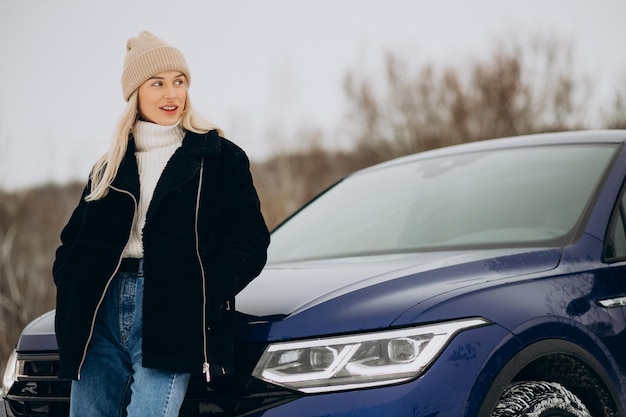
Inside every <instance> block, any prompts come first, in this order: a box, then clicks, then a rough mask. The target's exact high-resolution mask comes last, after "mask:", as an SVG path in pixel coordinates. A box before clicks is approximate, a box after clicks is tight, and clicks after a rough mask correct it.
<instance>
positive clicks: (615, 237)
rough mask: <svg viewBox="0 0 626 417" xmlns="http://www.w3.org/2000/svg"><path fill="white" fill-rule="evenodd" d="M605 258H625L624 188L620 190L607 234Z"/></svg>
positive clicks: (625, 204)
mask: <svg viewBox="0 0 626 417" xmlns="http://www.w3.org/2000/svg"><path fill="white" fill-rule="evenodd" d="M606 258H607V259H609V260H621V259H625V258H626V190H624V191H623V192H622V199H621V202H620V204H618V206H617V207H616V208H615V213H614V214H613V220H612V221H611V226H610V228H609V232H608V234H607V239H606Z"/></svg>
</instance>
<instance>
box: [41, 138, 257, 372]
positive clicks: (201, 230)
mask: <svg viewBox="0 0 626 417" xmlns="http://www.w3.org/2000/svg"><path fill="white" fill-rule="evenodd" d="M134 153H135V147H134V142H133V140H132V138H131V140H130V141H129V146H128V151H127V152H126V156H125V157H124V160H123V162H122V164H121V165H120V168H119V171H118V174H117V177H116V178H115V180H114V181H113V183H112V185H111V187H110V189H109V192H108V194H107V195H106V196H105V197H104V198H102V199H100V200H97V201H91V202H85V201H84V197H85V195H86V193H87V192H88V190H89V187H90V185H89V184H87V186H86V188H85V192H84V194H83V198H81V201H80V202H79V204H78V206H77V207H76V209H75V210H74V212H73V214H72V216H71V218H70V220H69V222H68V223H67V225H66V226H65V228H64V229H63V231H62V232H61V246H60V247H59V248H58V249H57V252H56V259H55V262H54V266H53V276H54V282H55V284H56V286H57V311H56V319H55V327H56V335H57V341H58V345H59V353H60V358H61V368H60V372H59V376H60V377H64V378H71V379H77V378H79V377H80V368H81V366H82V363H83V361H84V358H85V355H86V354H87V349H88V347H89V341H90V339H91V335H92V331H93V324H94V321H95V316H96V314H97V311H98V308H99V306H100V304H101V302H102V300H103V297H104V294H105V292H106V290H107V288H108V286H109V284H110V282H111V280H112V279H113V277H114V276H115V274H116V273H117V271H118V269H119V266H120V262H121V257H122V251H123V249H124V247H125V246H126V243H127V241H128V238H129V235H130V230H131V226H132V222H133V216H134V214H135V208H136V205H137V202H138V201H139V176H138V171H137V162H136V159H135V155H134ZM268 244H269V232H268V230H267V227H266V225H265V222H264V220H263V217H262V215H261V211H260V205H259V199H258V196H257V193H256V190H255V188H254V185H253V183H252V178H251V175H250V171H249V161H248V158H247V156H246V155H245V153H244V151H243V150H241V149H240V148H239V147H237V146H236V145H234V144H233V143H232V142H229V141H228V140H226V139H224V138H221V137H220V136H219V135H218V134H217V132H216V131H211V132H208V133H207V134H203V135H201V134H195V133H192V132H187V133H186V135H185V137H184V139H183V143H182V146H181V147H180V148H178V149H177V150H176V152H175V153H174V155H173V156H172V158H171V159H170V160H169V162H168V163H167V165H166V167H165V169H164V170H163V173H162V175H161V178H160V179H159V182H158V183H157V186H156V189H155V191H154V195H153V198H152V201H151V203H150V206H149V208H148V212H147V216H146V224H145V227H144V229H143V247H144V315H143V317H144V323H143V364H144V366H146V367H150V368H157V369H167V370H171V371H177V372H190V373H200V372H201V371H203V366H206V365H205V364H206V363H207V362H208V363H210V364H213V363H215V362H218V363H220V365H222V364H223V362H224V361H227V358H226V357H220V356H224V355H220V352H222V353H224V352H229V350H230V349H229V348H230V347H229V346H225V345H224V343H225V342H226V340H228V338H227V337H223V335H220V336H217V335H216V333H217V332H218V331H219V332H222V331H223V330H224V329H223V327H224V326H223V323H221V321H220V316H221V315H223V314H221V312H222V311H223V310H224V308H225V306H226V305H227V304H228V301H229V300H231V299H232V298H234V296H235V295H236V294H237V293H238V292H239V291H241V290H242V289H243V288H244V287H245V286H246V285H247V284H248V283H249V282H250V281H252V279H254V278H255V277H256V276H257V275H258V274H259V273H260V271H261V269H262V268H263V266H264V265H265V261H266V253H267V247H268ZM226 365H228V364H226ZM213 369H214V368H212V370H213Z"/></svg>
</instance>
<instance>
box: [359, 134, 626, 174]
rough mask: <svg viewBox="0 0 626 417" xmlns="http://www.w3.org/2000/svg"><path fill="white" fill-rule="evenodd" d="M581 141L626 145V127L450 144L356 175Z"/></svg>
mask: <svg viewBox="0 0 626 417" xmlns="http://www.w3.org/2000/svg"><path fill="white" fill-rule="evenodd" d="M577 143H613V144H622V145H624V144H626V130H619V129H615V130H577V131H567V132H552V133H539V134H532V135H520V136H512V137H506V138H498V139H487V140H481V141H477V142H468V143H462V144H458V145H451V146H446V147H442V148H438V149H433V150H428V151H423V152H418V153H415V154H412V155H407V156H402V157H399V158H395V159H392V160H390V161H387V162H382V163H380V164H377V165H373V166H371V167H369V168H365V169H363V170H360V171H358V172H356V173H355V174H354V175H356V174H359V173H363V172H368V171H375V170H378V169H381V168H387V167H389V166H394V165H400V164H405V163H410V162H413V161H420V160H425V159H431V158H438V157H444V156H452V155H458V154H464V153H471V152H481V151H489V150H498V149H508V148H516V147H525V146H543V145H559V144H561V145H562V144H577Z"/></svg>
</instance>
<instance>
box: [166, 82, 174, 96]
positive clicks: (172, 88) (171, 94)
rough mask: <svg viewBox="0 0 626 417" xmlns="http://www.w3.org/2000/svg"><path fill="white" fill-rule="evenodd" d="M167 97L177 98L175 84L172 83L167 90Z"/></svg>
mask: <svg viewBox="0 0 626 417" xmlns="http://www.w3.org/2000/svg"><path fill="white" fill-rule="evenodd" d="M165 97H166V98H176V88H174V86H173V85H170V86H168V87H167V88H166V90H165Z"/></svg>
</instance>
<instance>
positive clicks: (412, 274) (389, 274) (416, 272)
mask: <svg viewBox="0 0 626 417" xmlns="http://www.w3.org/2000/svg"><path fill="white" fill-rule="evenodd" d="M560 257H561V250H560V249H559V248H557V249H536V248H535V249H532V250H530V249H520V248H515V249H510V248H509V249H490V250H479V251H476V250H473V251H459V252H424V253H409V254H392V255H380V256H378V255H377V256H362V257H352V258H340V259H325V260H311V261H299V262H293V263H282V264H268V265H267V266H266V268H265V269H264V271H263V272H262V274H261V275H260V276H259V277H257V278H256V279H255V280H254V281H252V282H251V283H250V284H249V285H248V286H247V287H246V288H245V289H244V290H243V291H242V292H241V293H240V294H239V295H238V296H237V298H236V307H237V311H238V313H239V315H240V317H241V318H242V320H243V321H244V322H245V323H246V327H248V330H247V331H246V332H244V333H246V334H247V336H248V337H252V338H253V339H257V338H259V339H263V340H279V339H288V338H299V337H311V336H316V335H324V334H333V333H342V332H352V331H359V330H364V329H365V328H367V329H377V328H385V327H388V326H390V325H392V324H393V322H394V320H396V319H397V318H398V317H399V316H400V315H401V314H402V313H403V312H405V311H406V310H408V309H409V308H412V307H414V306H416V305H418V304H420V303H423V302H424V301H426V300H429V299H432V298H433V297H437V296H441V295H445V294H446V293H450V294H451V295H452V294H454V293H457V292H458V291H461V290H463V289H464V288H468V287H471V286H475V285H479V284H484V283H485V282H488V281H494V280H499V279H503V278H511V277H519V276H524V275H529V274H536V273H539V272H542V271H547V270H551V269H554V268H555V267H556V266H557V265H558V264H559V260H560ZM328 317H332V320H329V319H327V318H328ZM251 326H255V327H256V329H257V331H256V332H251V331H250V330H251V329H250V327H251Z"/></svg>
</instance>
